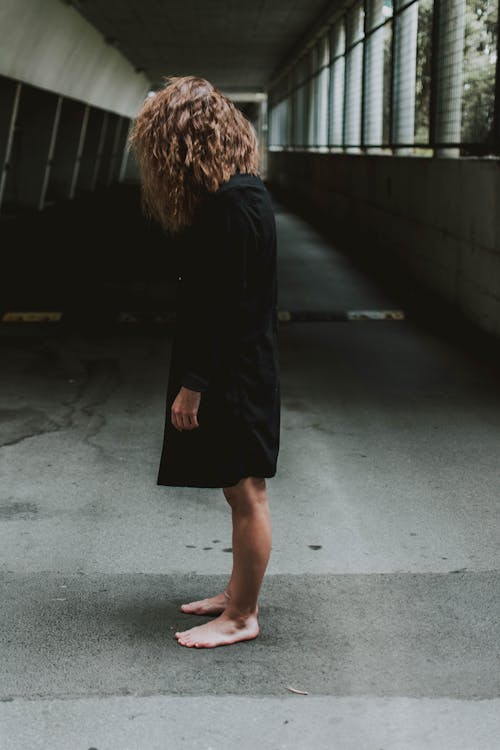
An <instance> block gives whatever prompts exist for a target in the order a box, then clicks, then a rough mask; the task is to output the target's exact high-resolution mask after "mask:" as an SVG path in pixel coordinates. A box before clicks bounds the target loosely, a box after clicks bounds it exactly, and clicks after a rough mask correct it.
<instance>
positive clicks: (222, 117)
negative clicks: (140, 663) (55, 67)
mask: <svg viewBox="0 0 500 750" xmlns="http://www.w3.org/2000/svg"><path fill="white" fill-rule="evenodd" d="M131 143H132V145H133V147H134V149H135V152H136V154H137V157H138V163H139V166H140V171H141V178H142V179H141V182H142V197H143V205H144V207H145V210H146V212H147V213H148V214H149V215H150V216H153V217H154V218H156V219H157V220H158V221H159V222H160V223H161V225H162V226H163V227H164V229H165V230H166V232H167V233H168V234H169V235H170V236H171V237H175V238H176V242H175V243H174V244H175V245H176V250H177V256H178V257H177V262H178V266H177V268H178V270H179V281H178V284H177V287H178V297H177V301H178V304H177V315H176V321H177V322H176V330H175V335H174V341H173V345H172V356H171V362H170V372H169V379H168V388H167V418H166V422H165V432H164V439H163V450H162V455H161V460H160V467H159V473H158V479H157V483H158V484H159V485H169V486H184V487H221V488H222V490H223V493H224V496H225V498H226V500H227V502H228V503H229V505H230V507H231V511H232V523H233V569H232V573H231V577H230V580H229V583H228V584H227V587H226V589H225V590H224V591H222V592H220V593H218V594H216V595H215V596H211V597H209V598H207V599H201V600H199V601H195V602H190V603H189V604H183V605H182V606H181V610H182V611H183V612H187V613H190V614H197V615H215V618H214V619H212V620H211V621H209V622H207V623H205V624H203V625H200V626H197V627H193V628H191V629H189V630H185V631H182V632H177V633H175V637H176V638H177V641H178V643H179V644H181V645H183V646H188V647H193V646H194V647H199V648H202V647H205V648H213V647H214V646H221V645H227V644H230V643H236V642H237V641H243V640H249V639H252V638H256V637H257V636H258V634H259V625H258V621H257V615H258V603H257V599H258V595H259V591H260V587H261V583H262V579H263V577H264V573H265V570H266V567H267V563H268V560H269V556H270V552H271V522H270V516H269V507H268V501H267V495H266V481H265V478H266V477H272V476H274V475H275V473H276V464H277V458H278V451H279V433H280V383H279V365H278V338H277V336H278V323H277V280H276V227H275V219H274V214H273V210H272V206H271V202H270V197H269V193H268V192H267V189H266V187H265V185H264V183H263V182H262V180H261V178H260V176H259V173H258V165H259V152H258V142H257V137H256V134H255V131H254V129H253V126H252V125H251V123H250V122H249V121H248V120H247V119H246V118H245V117H244V115H243V114H242V112H241V111H240V110H238V109H237V108H236V107H235V105H234V104H233V103H232V101H231V100H230V99H228V98H227V97H225V96H224V95H223V94H222V93H221V92H220V91H219V90H218V89H217V88H215V87H214V86H213V85H212V84H211V83H209V82H208V81H206V80H205V79H203V78H197V77H194V76H177V77H171V78H170V79H167V81H166V84H165V86H164V87H163V88H162V89H161V90H160V91H158V92H157V93H156V94H154V95H153V96H151V97H150V98H148V99H147V100H146V101H145V103H144V105H143V107H142V109H141V111H140V113H139V116H138V118H137V120H136V122H135V124H134V127H133V130H132V134H131Z"/></svg>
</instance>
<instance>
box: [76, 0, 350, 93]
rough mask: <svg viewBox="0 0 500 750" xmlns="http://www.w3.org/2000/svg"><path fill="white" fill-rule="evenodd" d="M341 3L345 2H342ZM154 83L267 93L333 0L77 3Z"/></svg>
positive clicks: (107, 0) (95, 0)
mask: <svg viewBox="0 0 500 750" xmlns="http://www.w3.org/2000/svg"><path fill="white" fill-rule="evenodd" d="M339 4H340V3H339ZM72 5H74V6H75V7H76V8H77V9H78V10H79V12H80V13H81V14H82V15H83V16H84V17H85V18H86V19H87V20H88V21H90V22H91V23H92V24H93V25H94V26H95V27H96V28H97V29H98V30H99V31H100V32H101V33H102V34H104V36H105V37H107V38H108V39H109V41H110V43H111V44H115V45H116V47H117V48H118V49H119V50H120V51H121V52H122V53H123V54H124V55H125V56H126V57H127V58H128V59H129V60H130V61H131V62H132V63H133V64H134V65H135V66H136V67H137V68H139V69H141V70H143V71H144V72H145V74H146V76H147V77H148V78H149V79H150V80H151V81H152V82H153V84H158V83H161V80H162V78H163V76H168V75H198V76H202V77H203V78H207V79H208V80H209V81H211V82H212V83H214V84H215V85H216V86H217V87H219V88H220V89H222V90H224V91H240V92H244V91H263V90H265V89H266V86H267V84H268V82H269V80H270V79H271V78H272V76H273V75H274V74H275V73H276V71H277V70H278V69H279V67H280V66H281V65H282V64H283V63H284V62H285V61H286V59H287V58H288V57H289V55H290V53H291V52H292V50H294V49H295V48H296V46H297V45H298V44H299V43H300V42H301V40H302V39H303V38H304V37H305V36H307V34H308V32H309V30H310V29H311V28H312V27H313V26H314V24H315V21H316V19H317V18H318V17H320V16H322V15H323V14H324V13H325V12H326V11H327V10H328V9H329V8H331V6H332V5H333V3H332V2H331V1H330V2H325V0H247V1H245V0H243V1H241V0H239V1H238V0H104V1H103V0H72Z"/></svg>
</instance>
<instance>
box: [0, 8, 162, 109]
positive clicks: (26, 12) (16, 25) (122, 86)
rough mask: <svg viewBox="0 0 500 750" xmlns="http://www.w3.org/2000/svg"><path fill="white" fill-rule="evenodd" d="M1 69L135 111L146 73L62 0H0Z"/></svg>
mask: <svg viewBox="0 0 500 750" xmlns="http://www.w3.org/2000/svg"><path fill="white" fill-rule="evenodd" d="M0 75H3V76H5V77H6V78H11V79H14V80H17V81H22V82H23V83H29V84H32V85H33V86H36V87H38V88H41V89H46V90H48V91H52V92H53V93H56V94H60V95H62V96H67V97H70V98H72V99H77V100H79V101H81V102H84V103H86V104H90V105H93V106H96V107H100V108H102V109H105V110H108V111H111V112H115V113H117V114H119V115H123V116H125V117H134V116H135V115H136V113H137V110H138V108H139V105H140V104H141V102H142V101H143V99H144V97H145V95H146V93H147V90H148V88H149V81H148V79H147V78H146V77H145V76H144V75H143V74H142V73H137V72H136V70H135V68H134V67H133V65H131V63H130V62H128V60H127V59H126V58H125V57H124V56H123V55H122V54H121V53H120V52H119V51H118V50H117V49H115V48H114V47H112V46H110V45H109V44H107V43H106V41H105V39H104V37H103V36H102V34H100V33H99V32H98V31H97V30H96V29H95V28H94V27H93V26H92V25H91V24H90V23H89V22H88V21H86V20H85V19H84V18H83V17H82V16H81V15H80V14H79V13H78V12H77V11H76V10H75V9H74V8H72V7H71V6H70V5H68V4H66V3H63V2H62V1H61V0H1V3H0Z"/></svg>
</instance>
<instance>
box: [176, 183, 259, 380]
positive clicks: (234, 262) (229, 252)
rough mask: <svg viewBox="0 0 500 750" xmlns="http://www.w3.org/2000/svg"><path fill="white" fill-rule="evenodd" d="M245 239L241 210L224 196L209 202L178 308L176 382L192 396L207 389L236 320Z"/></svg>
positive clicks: (188, 260) (190, 254) (242, 281)
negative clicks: (178, 369)
mask: <svg viewBox="0 0 500 750" xmlns="http://www.w3.org/2000/svg"><path fill="white" fill-rule="evenodd" d="M247 235H248V230H247V225H246V223H245V217H244V215H243V213H242V211H241V208H240V207H239V206H238V205H237V204H236V203H235V202H234V200H233V199H231V197H230V196H228V194H227V193H226V194H225V195H219V196H216V197H214V198H213V199H212V200H211V201H210V203H209V206H208V207H207V208H206V210H205V213H204V218H203V219H202V220H201V221H200V222H199V226H198V227H197V231H196V232H195V233H194V235H193V241H192V244H191V247H190V248H189V252H188V257H186V259H185V264H184V268H185V271H184V275H183V280H182V284H181V287H182V289H181V304H180V307H179V308H178V310H179V312H180V320H179V324H180V325H179V331H178V332H179V336H180V337H181V351H182V365H181V376H180V383H181V385H183V386H185V387H186V388H190V389H191V390H193V391H199V392H204V391H208V390H209V388H210V381H211V377H212V375H213V372H214V369H215V368H216V367H217V365H218V364H219V365H220V352H221V349H220V347H221V346H223V345H224V341H225V335H226V334H227V332H228V330H229V329H230V328H231V326H232V325H233V324H234V322H235V320H236V319H237V311H238V306H239V304H240V302H241V299H242V295H243V294H244V289H245V286H246V247H247V239H248V237H247ZM178 314H179V313H178Z"/></svg>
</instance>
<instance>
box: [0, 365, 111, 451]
mask: <svg viewBox="0 0 500 750" xmlns="http://www.w3.org/2000/svg"><path fill="white" fill-rule="evenodd" d="M81 362H82V364H83V366H84V371H83V375H82V378H81V382H80V384H79V387H78V390H77V392H76V394H75V395H74V397H73V398H71V399H69V400H65V401H63V402H62V405H63V407H67V411H66V413H65V414H62V415H61V416H59V417H58V418H57V419H54V418H51V417H48V416H47V414H46V413H45V412H43V411H42V410H40V409H33V408H31V407H21V408H20V409H3V410H1V412H0V417H1V418H2V422H3V423H4V424H5V423H6V422H8V421H9V419H10V421H12V422H14V423H15V421H16V418H17V419H21V420H23V422H22V423H21V424H20V425H18V426H17V432H18V433H19V432H20V433H21V434H16V435H15V437H12V438H7V439H6V440H0V447H10V446H13V445H18V444H19V443H21V442H23V441H24V440H29V439H31V438H36V437H39V436H41V435H45V434H47V433H50V432H59V431H61V430H64V429H68V428H69V429H71V428H74V429H78V428H79V427H81V424H79V423H80V421H81V419H82V417H83V418H85V417H86V418H87V419H85V424H84V425H83V426H84V432H83V442H84V443H86V444H87V445H89V446H90V447H92V448H94V449H96V450H98V451H99V452H100V453H101V454H102V455H103V457H106V458H112V455H111V453H109V452H108V451H106V450H105V448H103V447H102V446H101V445H99V444H98V443H95V442H93V440H92V439H93V438H95V437H96V435H98V434H99V432H101V430H102V429H103V428H104V427H105V426H106V424H107V420H106V417H105V416H104V414H102V413H99V412H97V411H96V409H97V408H98V407H99V406H102V405H103V404H105V403H106V402H107V401H108V399H109V398H110V396H111V395H112V394H113V393H114V392H115V391H116V389H117V388H118V387H119V385H121V383H122V377H121V374H120V367H119V363H118V361H117V360H116V359H113V358H108V357H101V358H95V359H82V360H81ZM14 427H16V426H15V424H14Z"/></svg>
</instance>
